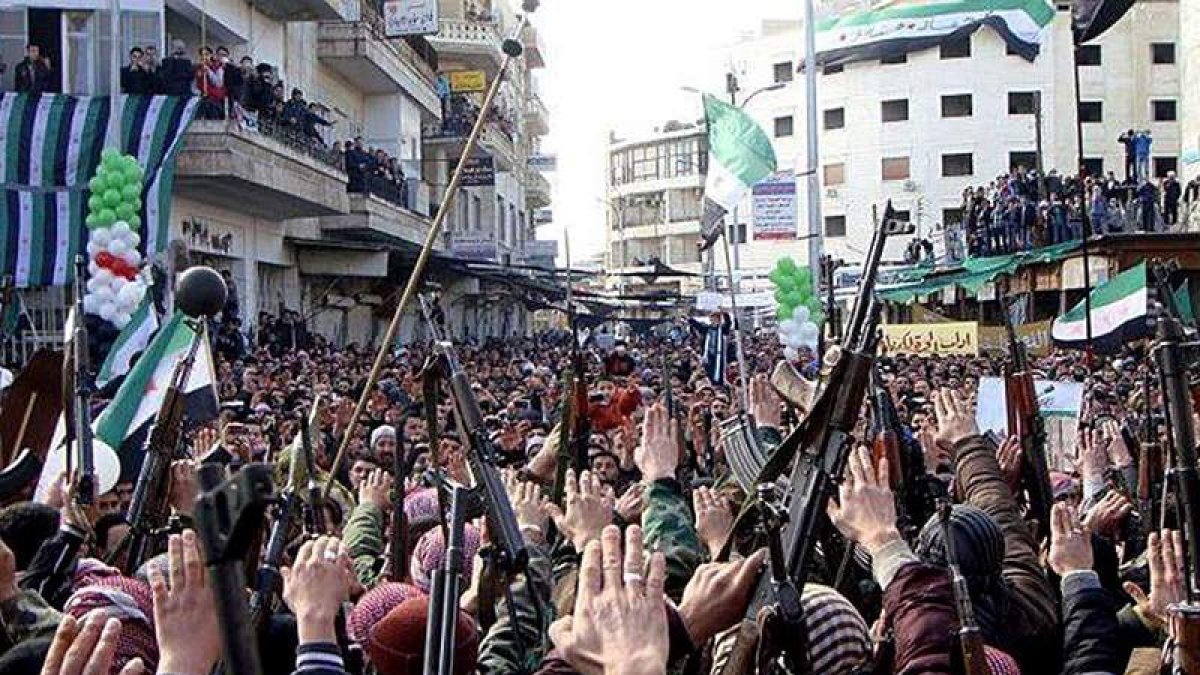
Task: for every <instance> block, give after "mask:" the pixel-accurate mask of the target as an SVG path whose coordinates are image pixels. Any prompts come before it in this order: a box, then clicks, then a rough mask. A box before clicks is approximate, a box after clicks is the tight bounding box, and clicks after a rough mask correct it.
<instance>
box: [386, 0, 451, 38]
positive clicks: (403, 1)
mask: <svg viewBox="0 0 1200 675" xmlns="http://www.w3.org/2000/svg"><path fill="white" fill-rule="evenodd" d="M383 32H384V34H385V35H387V36H388V37H402V36H404V35H434V34H436V33H437V32H438V0H386V1H385V2H384V3H383Z"/></svg>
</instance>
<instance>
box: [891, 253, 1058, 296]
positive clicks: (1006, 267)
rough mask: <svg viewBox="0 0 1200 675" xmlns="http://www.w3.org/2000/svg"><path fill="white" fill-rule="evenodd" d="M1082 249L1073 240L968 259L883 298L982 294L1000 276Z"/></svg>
mask: <svg viewBox="0 0 1200 675" xmlns="http://www.w3.org/2000/svg"><path fill="white" fill-rule="evenodd" d="M1078 248H1079V242H1078V241H1069V242H1066V243H1062V244H1055V245H1053V246H1044V247H1042V248H1035V249H1033V250H1030V251H1021V252H1019V253H1010V254H1008V255H998V256H989V257H986V258H968V259H967V260H965V261H964V262H963V263H962V264H961V265H960V266H958V267H957V268H950V269H946V268H943V269H940V270H930V271H929V273H928V274H927V275H926V276H925V277H924V278H922V279H920V280H918V281H913V282H911V283H907V284H901V285H898V286H895V287H892V288H889V289H886V290H881V291H880V292H879V297H880V298H882V299H884V300H887V301H890V302H912V301H913V300H915V299H916V298H919V297H922V296H926V295H932V294H934V293H937V292H939V291H941V290H942V289H944V288H948V287H950V286H958V287H960V288H962V289H964V290H966V291H968V292H970V293H978V292H979V289H980V288H982V287H983V285H984V284H987V283H991V282H992V281H995V279H996V277H999V276H1003V275H1008V274H1012V273H1013V272H1015V271H1017V270H1018V269H1020V268H1022V267H1026V266H1028V265H1037V264H1042V263H1048V262H1055V261H1058V260H1062V259H1063V258H1066V257H1067V256H1068V255H1069V254H1071V253H1073V252H1074V251H1075V250H1076V249H1078Z"/></svg>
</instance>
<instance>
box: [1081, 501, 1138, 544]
mask: <svg viewBox="0 0 1200 675" xmlns="http://www.w3.org/2000/svg"><path fill="white" fill-rule="evenodd" d="M1131 511H1133V503H1132V502H1130V501H1129V500H1128V499H1127V498H1126V497H1125V495H1123V494H1121V493H1120V492H1115V491H1111V492H1109V493H1108V494H1106V495H1104V498H1103V499H1101V500H1100V501H1099V502H1097V503H1096V505H1095V506H1093V507H1092V508H1091V510H1089V511H1088V512H1087V515H1086V516H1084V517H1083V526H1084V527H1086V528H1087V529H1088V530H1090V531H1092V532H1095V533H1097V534H1099V535H1101V536H1104V537H1108V538H1110V539H1115V538H1116V536H1117V534H1118V528H1120V526H1121V521H1123V520H1125V516H1128V515H1129V513H1130V512H1131Z"/></svg>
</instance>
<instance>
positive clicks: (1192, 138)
mask: <svg viewBox="0 0 1200 675" xmlns="http://www.w3.org/2000/svg"><path fill="white" fill-rule="evenodd" d="M1179 64H1180V71H1181V72H1180V78H1181V84H1180V88H1179V89H1180V92H1182V94H1183V98H1182V100H1181V102H1180V106H1179V107H1180V113H1181V114H1182V122H1181V124H1182V129H1181V130H1180V134H1181V137H1182V142H1183V148H1182V150H1183V152H1182V156H1181V157H1180V161H1181V163H1182V168H1183V170H1182V172H1181V173H1180V175H1181V176H1182V177H1183V179H1184V180H1191V179H1192V178H1195V177H1196V176H1200V0H1179Z"/></svg>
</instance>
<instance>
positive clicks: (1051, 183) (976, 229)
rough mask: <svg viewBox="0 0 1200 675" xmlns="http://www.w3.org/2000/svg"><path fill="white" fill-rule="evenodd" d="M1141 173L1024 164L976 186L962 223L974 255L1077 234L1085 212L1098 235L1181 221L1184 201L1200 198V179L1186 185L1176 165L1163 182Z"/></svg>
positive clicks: (966, 194)
mask: <svg viewBox="0 0 1200 675" xmlns="http://www.w3.org/2000/svg"><path fill="white" fill-rule="evenodd" d="M1131 170H1132V169H1131ZM1140 175H1141V174H1137V173H1135V174H1131V175H1130V176H1128V177H1127V178H1126V179H1125V180H1121V179H1119V178H1117V176H1116V175H1115V174H1114V173H1113V172H1111V171H1110V172H1108V174H1107V175H1106V176H1084V177H1082V179H1081V178H1080V177H1079V176H1062V175H1060V174H1059V173H1058V172H1057V171H1056V170H1053V169H1051V170H1050V171H1048V172H1047V173H1046V174H1045V175H1044V176H1042V175H1039V174H1038V172H1037V171H1035V170H1028V169H1026V168H1025V167H1023V166H1018V167H1016V168H1014V169H1013V170H1012V171H1011V172H1010V173H1008V174H1006V175H1002V176H999V177H997V178H996V179H995V180H993V181H992V182H991V183H989V184H987V185H981V186H974V187H968V188H966V189H965V190H964V191H963V202H962V212H963V220H962V226H961V229H962V234H963V238H964V240H965V242H966V248H967V253H968V255H971V256H973V257H982V256H992V255H1004V254H1008V253H1015V252H1018V251H1026V250H1029V249H1031V248H1036V247H1040V246H1050V245H1054V244H1061V243H1065V242H1068V241H1072V240H1076V239H1079V238H1080V237H1082V236H1083V233H1084V231H1085V230H1084V219H1085V217H1086V218H1087V219H1088V221H1089V223H1090V229H1089V231H1090V232H1091V233H1092V234H1093V235H1103V234H1113V233H1118V232H1161V231H1168V230H1171V229H1174V228H1176V227H1177V226H1179V224H1180V218H1181V210H1180V207H1181V202H1184V203H1185V205H1187V206H1190V205H1191V204H1192V203H1194V202H1195V201H1196V199H1197V197H1200V180H1193V181H1192V182H1191V183H1189V184H1188V186H1187V190H1185V189H1184V186H1183V185H1181V184H1180V182H1179V180H1178V179H1177V178H1176V176H1175V172H1174V171H1170V172H1168V173H1167V175H1166V176H1164V177H1163V178H1162V179H1161V180H1159V181H1158V182H1157V184H1156V183H1155V181H1153V180H1152V179H1149V178H1139V176H1140ZM1185 215H1186V211H1185Z"/></svg>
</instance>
